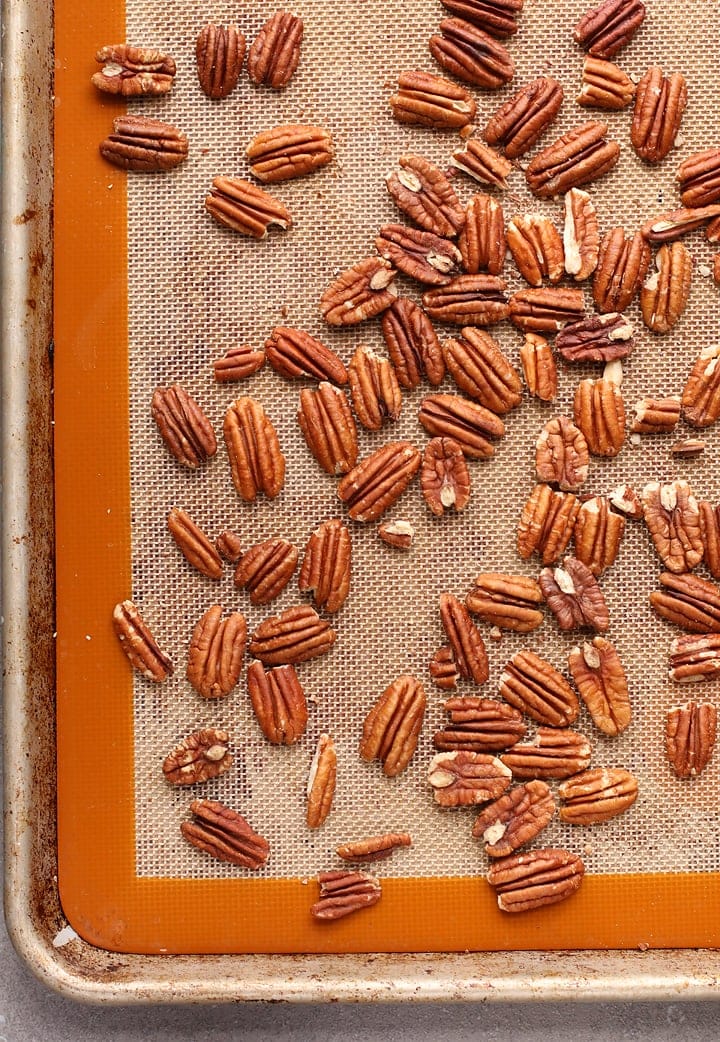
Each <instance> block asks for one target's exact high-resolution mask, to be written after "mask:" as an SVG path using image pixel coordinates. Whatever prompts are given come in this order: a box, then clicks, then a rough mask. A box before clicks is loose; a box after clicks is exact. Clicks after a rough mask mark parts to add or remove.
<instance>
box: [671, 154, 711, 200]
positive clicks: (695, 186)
mask: <svg viewBox="0 0 720 1042" xmlns="http://www.w3.org/2000/svg"><path fill="white" fill-rule="evenodd" d="M675 176H676V179H677V181H678V183H679V185H680V198H681V199H682V202H683V206H709V205H710V204H711V203H716V202H718V200H720V148H707V149H705V151H704V152H694V153H693V154H692V155H691V156H688V157H687V159H684V160H683V162H682V163H681V164H680V166H679V167H678V169H677V174H676V175H675Z"/></svg>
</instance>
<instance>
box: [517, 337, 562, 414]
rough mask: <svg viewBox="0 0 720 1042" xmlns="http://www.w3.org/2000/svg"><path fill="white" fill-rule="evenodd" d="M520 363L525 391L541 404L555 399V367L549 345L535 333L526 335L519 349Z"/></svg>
mask: <svg viewBox="0 0 720 1042" xmlns="http://www.w3.org/2000/svg"><path fill="white" fill-rule="evenodd" d="M520 362H521V363H522V369H523V376H524V377H525V383H526V384H527V389H528V391H529V392H530V394H531V395H533V397H534V398H539V399H540V401H541V402H552V401H554V400H555V398H556V397H557V366H556V365H555V356H554V355H553V352H552V348H551V347H550V344H549V343H548V342H547V340H546V339H545V338H544V337H541V336H539V335H538V334H537V333H526V334H525V339H524V341H523V345H522V347H521V348H520Z"/></svg>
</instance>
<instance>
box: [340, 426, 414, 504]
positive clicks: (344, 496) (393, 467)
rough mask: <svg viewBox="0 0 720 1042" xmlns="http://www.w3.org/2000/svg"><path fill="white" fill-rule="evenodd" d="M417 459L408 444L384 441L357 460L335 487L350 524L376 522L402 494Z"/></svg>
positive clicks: (412, 473)
mask: <svg viewBox="0 0 720 1042" xmlns="http://www.w3.org/2000/svg"><path fill="white" fill-rule="evenodd" d="M421 460H422V457H421V455H420V453H419V452H418V450H417V449H416V448H415V446H414V445H412V444H411V443H410V442H409V441H391V442H388V444H387V445H383V446H382V447H381V448H379V449H376V450H375V452H373V453H371V455H370V456H366V457H365V459H363V460H360V462H359V463H358V464H356V466H354V467H353V469H352V470H351V471H349V472H348V473H347V474H346V475H345V477H344V478H342V479H341V481H340V483H339V484H338V487H337V494H338V497H339V498H340V499H341V500H342V502H343V503H345V504H347V508H348V515H349V516H350V517H351V518H352V519H353V521H376V520H377V518H379V517H380V515H381V514H383V513H384V512H385V511H386V510H387V509H388V508H389V507H391V506H392V505H393V503H395V502H397V500H398V499H399V498H400V496H401V495H402V494H403V492H404V491H405V489H406V488H407V487H408V485H409V484H410V482H411V481H412V479H413V478H414V477H415V474H416V473H417V471H418V470H419V469H420V463H421Z"/></svg>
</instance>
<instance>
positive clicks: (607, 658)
mask: <svg viewBox="0 0 720 1042" xmlns="http://www.w3.org/2000/svg"><path fill="white" fill-rule="evenodd" d="M568 666H569V668H570V675H571V676H572V678H573V680H574V681H575V686H576V687H577V689H578V691H579V692H580V697H581V698H582V700H583V702H584V703H585V705H586V706H587V708H588V712H589V713H590V716H591V717H592V720H593V723H594V724H595V726H596V727H597V728H599V729H600V730H601V731H602V732H603V734H608V735H612V736H613V737H615V736H616V735H619V734H621V733H622V732H623V731H624V730H625V728H626V727H627V725H628V724H629V723H630V717H631V715H632V711H631V709H630V697H629V695H628V685H627V677H626V676H625V670H624V669H623V667H622V663H621V662H620V657H619V655H618V653H617V651H616V650H615V648H614V647H613V645H612V644H611V643H610V641H609V640H605V638H604V637H599V636H598V637H593V639H592V642H589V641H584V642H583V644H582V647H581V646H580V645H577V647H574V648H573V649H572V650H571V651H570V654H569V655H568Z"/></svg>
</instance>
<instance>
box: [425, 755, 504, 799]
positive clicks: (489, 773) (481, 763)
mask: <svg viewBox="0 0 720 1042" xmlns="http://www.w3.org/2000/svg"><path fill="white" fill-rule="evenodd" d="M428 782H429V783H430V785H431V786H432V790H433V797H434V799H435V802H436V803H438V804H440V806H441V807H475V806H477V805H478V804H479V803H487V802H488V801H489V800H496V799H497V798H498V796H502V794H503V793H504V792H505V790H506V789H507V788H508V786H509V785H510V784H511V782H512V774H511V773H510V768H509V767H506V766H505V765H504V764H503V763H502V761H500V760H498V758H497V757H496V756H489V755H488V754H487V753H472V752H468V751H467V750H465V749H459V750H457V751H454V752H441V753H437V754H436V755H435V756H433V758H432V760H431V761H430V770H429V771H428Z"/></svg>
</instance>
